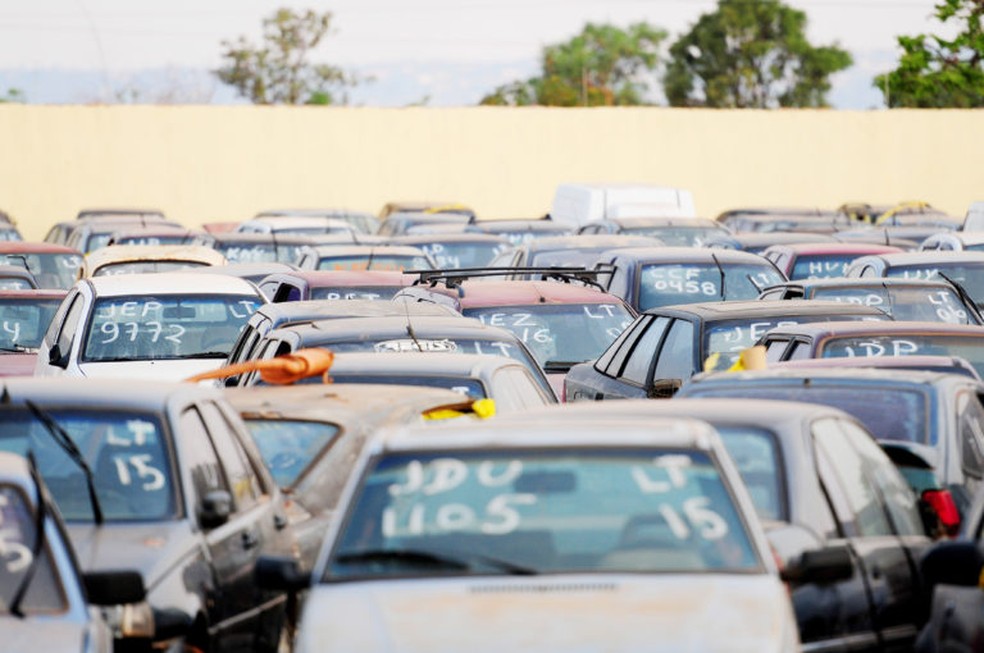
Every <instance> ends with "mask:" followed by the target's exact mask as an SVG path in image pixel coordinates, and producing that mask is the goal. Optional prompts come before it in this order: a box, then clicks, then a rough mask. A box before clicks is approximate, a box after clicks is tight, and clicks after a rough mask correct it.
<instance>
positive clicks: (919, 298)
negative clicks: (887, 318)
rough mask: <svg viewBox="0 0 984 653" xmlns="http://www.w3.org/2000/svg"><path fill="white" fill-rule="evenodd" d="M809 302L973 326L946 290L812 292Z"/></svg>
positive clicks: (954, 295) (962, 306)
mask: <svg viewBox="0 0 984 653" xmlns="http://www.w3.org/2000/svg"><path fill="white" fill-rule="evenodd" d="M812 299H825V300H830V301H836V302H847V303H851V304H861V305H863V306H874V307H875V308H877V309H879V310H882V311H885V312H886V313H888V314H889V315H891V316H892V317H894V318H895V319H896V320H916V321H919V322H948V323H950V324H977V322H976V321H974V319H973V318H971V317H970V314H969V313H968V312H967V307H966V305H965V304H964V303H963V301H962V300H961V299H960V297H959V296H958V295H957V293H955V292H953V291H952V290H950V289H949V288H902V287H892V286H889V287H885V286H875V287H868V288H858V287H841V288H816V289H815V290H814V291H813V296H812Z"/></svg>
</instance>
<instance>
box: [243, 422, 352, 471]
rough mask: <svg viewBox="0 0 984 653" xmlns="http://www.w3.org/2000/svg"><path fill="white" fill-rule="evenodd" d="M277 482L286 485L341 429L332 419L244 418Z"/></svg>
mask: <svg viewBox="0 0 984 653" xmlns="http://www.w3.org/2000/svg"><path fill="white" fill-rule="evenodd" d="M244 421H245V422H246V426H247V428H249V432H250V434H251V435H252V436H253V440H254V441H255V442H256V446H257V448H258V449H259V450H260V455H261V456H262V457H263V461H264V462H265V463H266V464H267V467H269V469H270V473H271V474H272V475H273V478H274V480H276V481H277V485H279V486H280V487H283V488H286V487H290V486H291V485H293V484H294V483H296V482H297V480H298V478H299V477H300V476H301V474H302V472H304V470H305V469H307V467H308V466H309V465H310V464H311V462H312V461H313V460H314V459H315V458H317V457H318V455H319V454H320V452H321V451H322V450H324V449H325V448H326V447H327V446H328V445H329V444H330V443H331V442H332V441H333V440H334V439H335V438H336V437H337V436H338V434H339V433H340V432H341V429H340V428H339V427H338V425H336V424H332V423H331V422H312V421H307V420H290V419H260V418H255V417H246V418H244Z"/></svg>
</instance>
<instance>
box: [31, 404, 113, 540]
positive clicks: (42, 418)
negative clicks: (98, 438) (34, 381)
mask: <svg viewBox="0 0 984 653" xmlns="http://www.w3.org/2000/svg"><path fill="white" fill-rule="evenodd" d="M24 405H25V406H27V408H28V410H30V411H31V414H33V415H34V417H35V418H36V419H37V420H38V421H39V422H41V424H42V425H43V426H44V428H45V430H46V431H48V433H49V434H50V435H51V437H52V439H53V440H54V441H55V443H56V444H57V445H58V446H59V447H61V448H62V450H64V451H65V453H67V454H68V457H69V458H71V460H72V462H74V463H75V464H76V465H77V466H78V467H79V469H81V470H82V473H83V474H84V475H85V484H86V486H87V487H88V489H89V503H91V504H92V521H93V522H94V523H95V524H96V526H99V525H101V524H102V523H103V512H102V506H100V505H99V497H97V496H96V482H95V477H94V476H93V474H92V468H91V467H89V463H87V462H85V458H84V457H83V456H82V452H81V451H79V448H78V446H77V445H76V444H75V441H74V440H72V436H70V435H69V434H68V433H67V432H66V431H65V429H63V428H62V427H61V425H60V424H58V422H56V421H55V420H54V418H53V417H52V416H51V415H49V414H48V413H46V412H45V411H43V410H41V409H40V408H38V406H37V404H35V403H34V402H33V401H31V400H30V399H26V400H24Z"/></svg>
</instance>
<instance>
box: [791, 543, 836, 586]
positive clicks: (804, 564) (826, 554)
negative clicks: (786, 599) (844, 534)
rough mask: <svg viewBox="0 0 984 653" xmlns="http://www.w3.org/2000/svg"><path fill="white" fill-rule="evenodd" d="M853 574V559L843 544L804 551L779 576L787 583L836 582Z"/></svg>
mask: <svg viewBox="0 0 984 653" xmlns="http://www.w3.org/2000/svg"><path fill="white" fill-rule="evenodd" d="M853 575H854V561H853V560H852V559H851V552H850V550H849V549H848V548H847V545H845V544H839V545H834V546H827V547H824V548H822V549H811V550H809V551H804V552H803V555H801V556H800V557H799V560H797V561H796V562H794V563H791V564H788V565H787V566H786V567H785V568H784V569H783V570H782V571H781V572H780V573H779V576H780V578H782V580H783V581H785V582H787V583H797V584H806V583H818V584H825V583H836V582H838V581H842V580H847V579H848V578H850V577H851V576H853Z"/></svg>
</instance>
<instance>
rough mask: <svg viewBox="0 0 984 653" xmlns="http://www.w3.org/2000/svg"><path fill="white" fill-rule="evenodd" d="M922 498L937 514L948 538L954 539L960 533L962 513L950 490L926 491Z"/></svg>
mask: <svg viewBox="0 0 984 653" xmlns="http://www.w3.org/2000/svg"><path fill="white" fill-rule="evenodd" d="M922 498H923V501H925V502H926V503H927V504H929V506H930V507H931V508H932V509H933V512H935V513H936V516H937V518H938V519H939V520H940V526H942V527H943V530H944V531H946V534H947V535H948V536H950V537H953V536H954V535H956V534H957V533H958V532H959V531H960V513H959V512H958V511H957V504H956V503H954V501H953V495H952V494H950V491H949V490H925V491H924V492H923V493H922Z"/></svg>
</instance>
